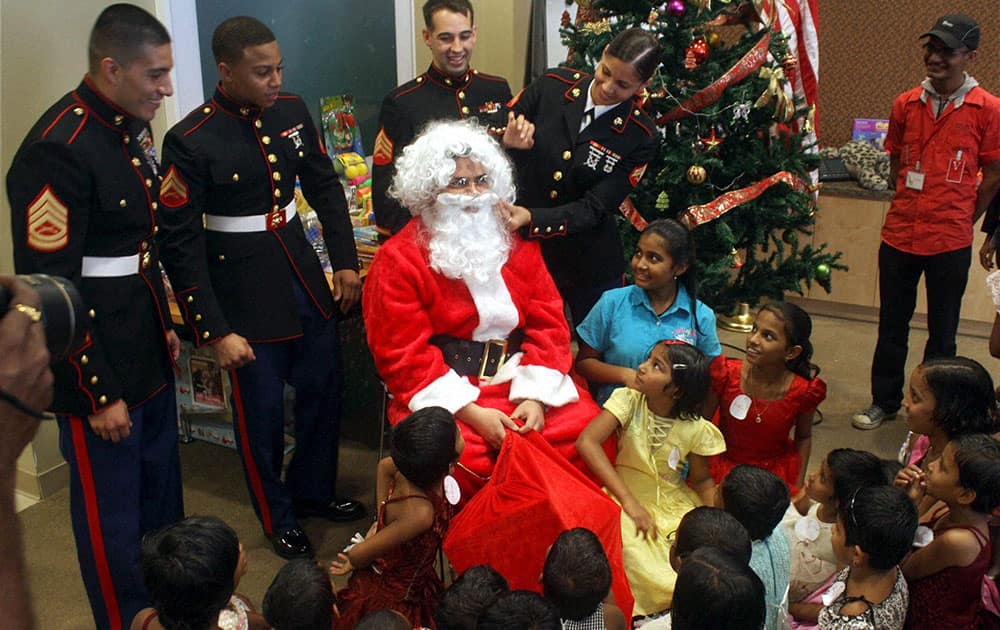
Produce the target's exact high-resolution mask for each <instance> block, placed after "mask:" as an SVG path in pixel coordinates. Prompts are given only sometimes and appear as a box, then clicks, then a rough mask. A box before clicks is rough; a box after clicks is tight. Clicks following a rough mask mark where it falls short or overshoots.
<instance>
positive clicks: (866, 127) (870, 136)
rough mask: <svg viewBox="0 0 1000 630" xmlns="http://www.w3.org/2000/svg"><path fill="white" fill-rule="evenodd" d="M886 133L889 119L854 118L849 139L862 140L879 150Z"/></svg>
mask: <svg viewBox="0 0 1000 630" xmlns="http://www.w3.org/2000/svg"><path fill="white" fill-rule="evenodd" d="M888 133H889V121H888V120H886V119H883V118H855V119H854V128H853V129H852V133H851V140H863V141H865V142H867V143H868V144H870V145H872V146H873V147H875V148H876V149H878V150H880V151H881V150H882V148H883V145H884V143H885V137H886V135H887V134H888Z"/></svg>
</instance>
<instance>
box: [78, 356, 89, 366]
mask: <svg viewBox="0 0 1000 630" xmlns="http://www.w3.org/2000/svg"><path fill="white" fill-rule="evenodd" d="M88 363H90V357H88V356H87V355H85V354H84V355H81V356H80V364H81V365H87V364H88Z"/></svg>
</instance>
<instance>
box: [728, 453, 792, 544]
mask: <svg viewBox="0 0 1000 630" xmlns="http://www.w3.org/2000/svg"><path fill="white" fill-rule="evenodd" d="M721 493H722V502H723V509H725V510H726V511H727V512H729V513H730V514H732V515H733V516H734V517H736V520H737V521H739V522H740V523H741V524H742V525H743V527H745V528H746V530H747V533H748V534H750V540H764V539H765V538H767V537H768V536H770V535H771V532H772V531H774V528H775V527H777V525H778V523H780V522H781V517H782V516H784V514H785V510H787V509H788V504H789V501H790V497H789V494H788V486H786V485H785V482H784V481H782V479H781V478H780V477H778V476H777V475H775V474H774V473H773V472H771V471H769V470H764V469H763V468H758V467H757V466H750V465H749V464H740V465H738V466H736V467H734V468H733V469H732V470H730V471H729V474H727V475H726V477H725V478H724V479H723V480H722V487H721Z"/></svg>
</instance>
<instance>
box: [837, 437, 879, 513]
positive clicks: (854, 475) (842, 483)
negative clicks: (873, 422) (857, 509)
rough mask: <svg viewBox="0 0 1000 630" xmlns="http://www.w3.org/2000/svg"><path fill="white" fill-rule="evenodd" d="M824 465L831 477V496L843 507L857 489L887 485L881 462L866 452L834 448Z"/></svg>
mask: <svg viewBox="0 0 1000 630" xmlns="http://www.w3.org/2000/svg"><path fill="white" fill-rule="evenodd" d="M826 465H827V466H828V467H829V468H830V473H831V474H832V475H833V494H834V497H836V499H837V503H838V505H843V504H844V503H845V502H846V501H848V500H849V499H850V498H851V496H852V495H853V494H854V491H855V490H857V489H858V488H867V487H870V486H881V485H885V484H886V483H889V480H888V479H887V478H886V476H885V468H884V466H883V465H882V460H880V459H879V458H878V457H876V456H875V455H873V454H872V453H869V452H868V451H856V450H854V449H853V448H835V449H833V450H832V451H830V452H829V453H827V456H826Z"/></svg>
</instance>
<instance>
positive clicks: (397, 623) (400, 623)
mask: <svg viewBox="0 0 1000 630" xmlns="http://www.w3.org/2000/svg"><path fill="white" fill-rule="evenodd" d="M329 628H330V626H327V627H326V628H324V629H323V630H328V629H329ZM275 630H280V629H278V628H275ZM354 630H413V624H412V623H410V621H409V619H407V618H406V617H405V616H404V615H403V613H400V612H396V611H395V610H390V609H388V608H383V609H381V610H376V611H374V612H370V613H368V614H367V615H365V616H364V617H362V618H361V619H359V620H358V623H356V624H355V625H354Z"/></svg>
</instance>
